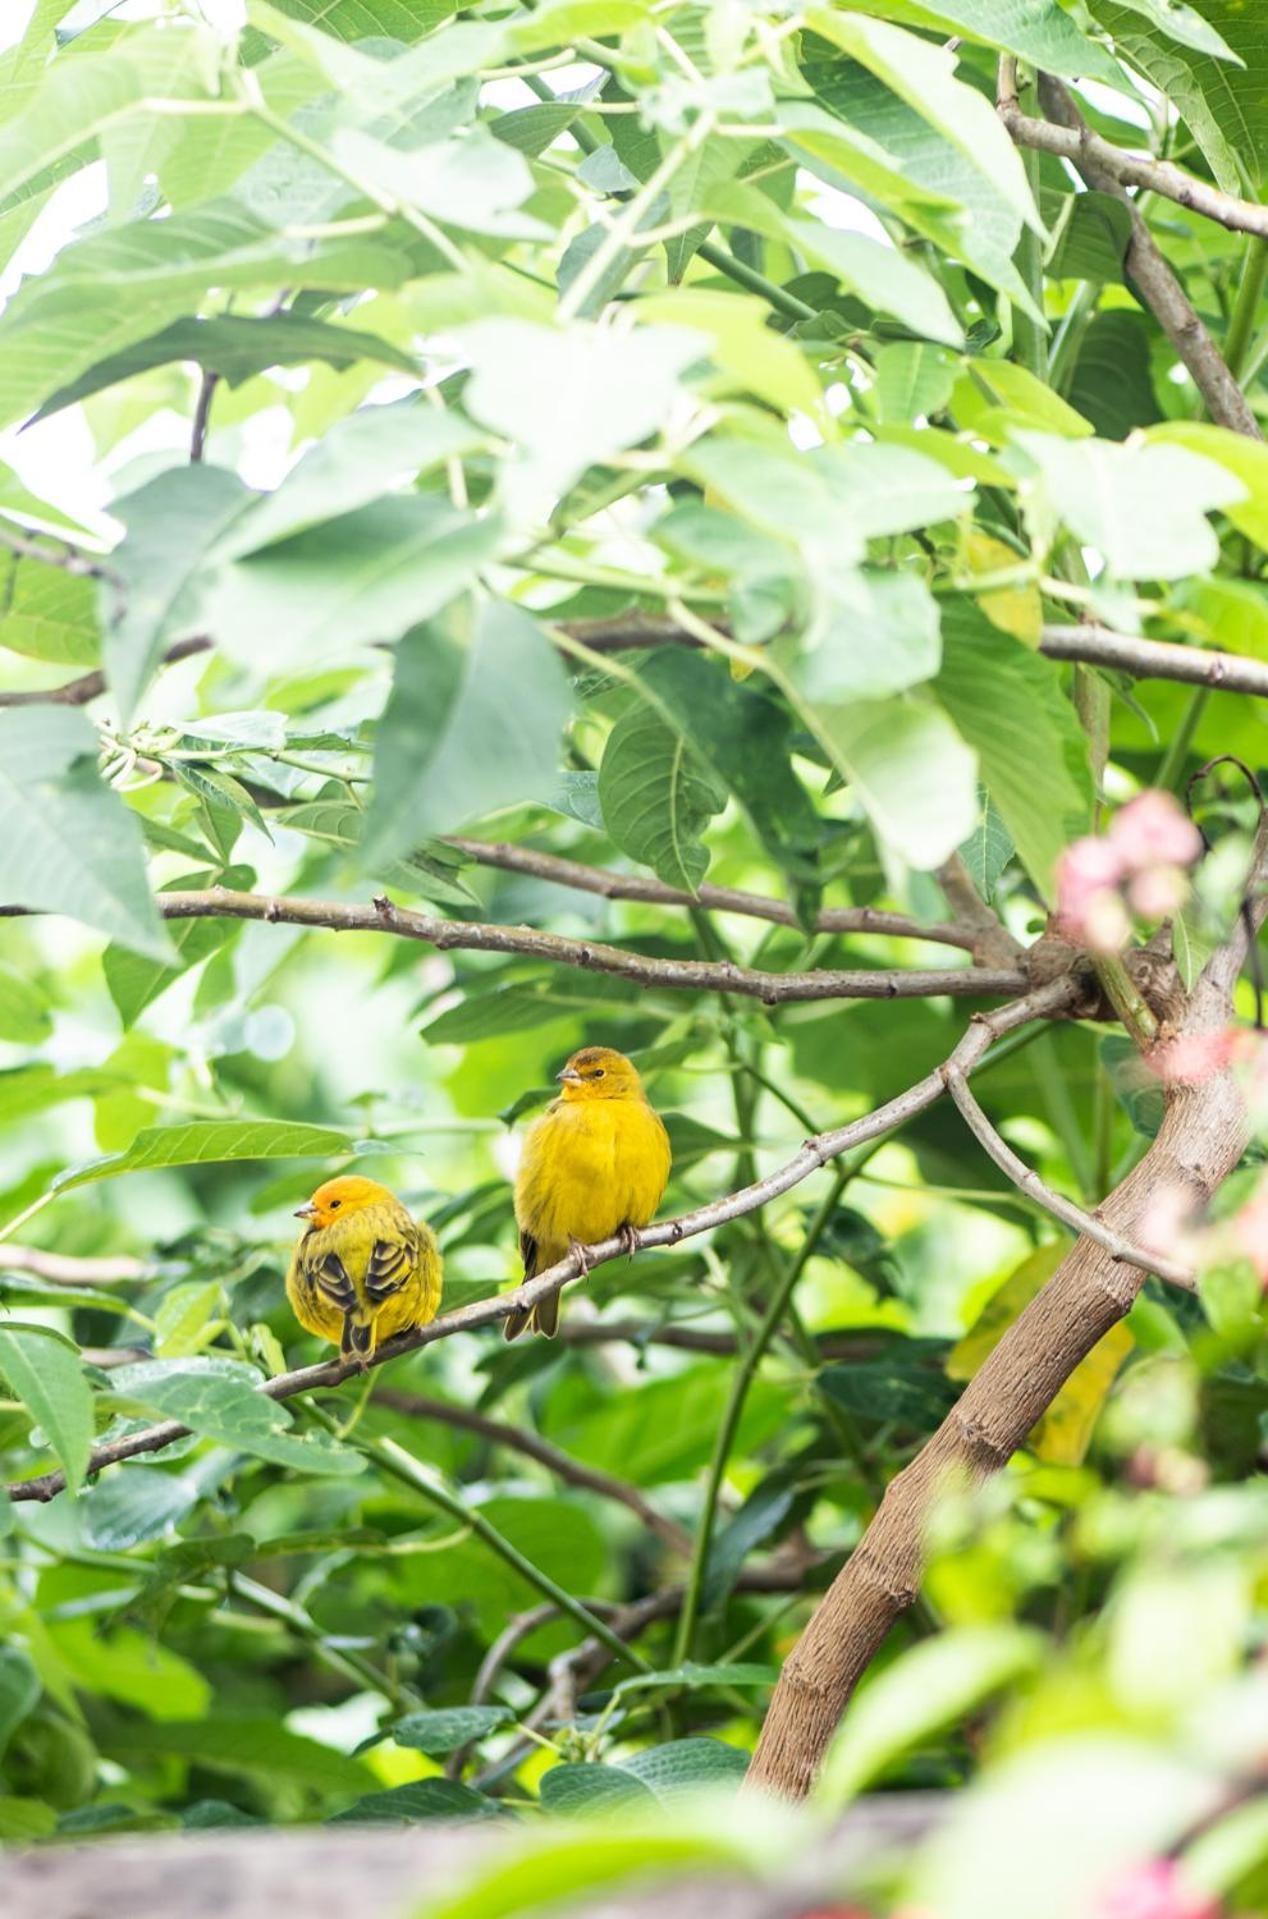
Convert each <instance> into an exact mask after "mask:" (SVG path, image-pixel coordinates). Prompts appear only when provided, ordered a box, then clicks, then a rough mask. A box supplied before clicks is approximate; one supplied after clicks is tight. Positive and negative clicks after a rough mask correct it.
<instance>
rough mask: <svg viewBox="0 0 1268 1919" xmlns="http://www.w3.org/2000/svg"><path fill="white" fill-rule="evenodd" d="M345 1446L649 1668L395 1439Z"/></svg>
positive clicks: (353, 1438)
mask: <svg viewBox="0 0 1268 1919" xmlns="http://www.w3.org/2000/svg"><path fill="white" fill-rule="evenodd" d="M304 1404H305V1406H306V1408H307V1410H308V1411H309V1412H310V1413H311V1414H312V1416H313V1418H314V1419H316V1421H317V1422H318V1424H319V1425H321V1426H324V1427H325V1428H326V1431H327V1432H328V1433H334V1434H337V1433H338V1432H339V1430H340V1428H339V1422H338V1421H337V1420H335V1419H332V1418H331V1417H330V1415H329V1414H328V1413H327V1412H326V1411H325V1410H324V1408H322V1407H320V1406H318V1405H316V1404H315V1403H314V1402H313V1401H312V1400H311V1399H306V1400H305V1402H304ZM346 1443H347V1444H348V1445H351V1446H354V1447H355V1448H356V1450H357V1451H358V1452H359V1453H363V1454H364V1455H365V1457H366V1458H367V1459H372V1460H373V1461H374V1462H375V1464H376V1465H377V1466H378V1467H380V1468H381V1470H382V1471H383V1472H385V1473H388V1474H389V1475H390V1476H391V1477H392V1478H393V1479H396V1480H399V1482H400V1484H401V1485H402V1486H408V1487H409V1489H410V1491H411V1492H415V1493H418V1494H420V1495H421V1497H422V1498H424V1499H425V1500H427V1501H428V1502H429V1503H430V1504H431V1505H433V1506H436V1507H438V1508H439V1510H440V1511H441V1512H442V1513H447V1514H448V1515H449V1517H450V1518H451V1519H456V1520H459V1521H460V1522H461V1524H462V1525H464V1526H469V1527H470V1528H471V1530H472V1532H473V1533H474V1534H475V1535H476V1537H477V1538H478V1539H480V1540H482V1541H483V1543H484V1544H485V1545H486V1546H487V1547H488V1548H489V1550H490V1552H493V1553H496V1554H497V1556H498V1558H499V1559H501V1560H503V1561H504V1562H505V1563H506V1565H508V1566H510V1567H511V1568H512V1570H513V1571H514V1572H517V1573H518V1574H519V1576H520V1578H521V1579H523V1580H525V1581H526V1582H527V1583H528V1584H529V1585H530V1586H534V1587H536V1589H537V1591H538V1592H539V1593H541V1595H542V1597H543V1598H544V1599H549V1600H551V1601H553V1603H554V1604H555V1605H556V1606H558V1608H559V1610H560V1611H561V1612H564V1613H567V1615H568V1617H569V1618H570V1619H571V1620H573V1621H574V1623H575V1624H576V1625H578V1626H580V1627H581V1628H582V1630H583V1631H584V1632H586V1633H588V1634H590V1635H592V1636H593V1637H594V1638H595V1639H597V1640H598V1641H599V1642H600V1644H601V1645H604V1646H606V1647H607V1649H608V1651H609V1652H610V1653H612V1654H613V1655H614V1656H615V1657H616V1658H618V1659H624V1660H627V1661H628V1662H629V1664H630V1665H632V1666H636V1667H637V1668H638V1670H639V1671H640V1672H647V1671H649V1670H650V1668H649V1667H648V1664H647V1661H646V1660H645V1659H643V1658H642V1657H641V1655H640V1654H638V1653H636V1652H634V1651H633V1650H632V1649H631V1648H630V1647H629V1646H627V1645H626V1643H625V1641H624V1640H623V1639H620V1638H618V1636H617V1635H616V1633H614V1632H613V1631H612V1629H611V1627H610V1626H606V1625H605V1624H604V1622H603V1621H602V1620H601V1619H600V1618H599V1617H598V1615H597V1614H596V1613H592V1612H591V1611H590V1609H589V1607H588V1606H583V1605H582V1603H581V1601H580V1600H579V1599H574V1598H573V1596H572V1594H571V1593H570V1592H567V1591H566V1590H565V1589H564V1587H562V1586H560V1585H559V1584H557V1582H556V1581H555V1580H553V1579H552V1578H551V1577H550V1574H549V1573H546V1572H543V1571H542V1569H541V1567H540V1566H535V1565H534V1564H533V1562H532V1560H531V1559H526V1558H525V1556H524V1554H523V1553H522V1552H521V1551H520V1550H519V1547H518V1546H513V1545H512V1544H511V1541H510V1540H509V1539H508V1538H507V1537H506V1535H505V1534H504V1533H501V1532H499V1531H498V1529H497V1527H496V1526H494V1525H493V1524H492V1523H491V1522H490V1521H489V1520H487V1519H486V1518H485V1516H484V1514H483V1513H482V1512H481V1511H480V1510H479V1508H478V1507H475V1506H468V1505H466V1504H465V1502H464V1501H463V1500H461V1499H460V1498H459V1497H458V1496H457V1494H456V1493H452V1492H450V1491H449V1489H448V1487H447V1486H444V1485H441V1484H440V1483H439V1482H438V1481H437V1480H434V1479H431V1478H429V1477H428V1475H427V1474H426V1473H425V1472H424V1471H423V1469H422V1467H421V1466H420V1465H419V1463H418V1461H417V1460H416V1459H414V1458H413V1457H412V1456H411V1455H410V1454H409V1453H407V1452H406V1450H405V1448H404V1447H403V1446H400V1445H398V1444H397V1442H396V1441H395V1440H394V1439H368V1438H366V1437H365V1436H364V1435H362V1434H358V1433H352V1434H350V1435H349V1436H348V1438H347V1441H346Z"/></svg>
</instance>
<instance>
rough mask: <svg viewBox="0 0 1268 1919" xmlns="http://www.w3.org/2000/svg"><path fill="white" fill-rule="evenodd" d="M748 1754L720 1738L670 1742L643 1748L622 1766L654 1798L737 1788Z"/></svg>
mask: <svg viewBox="0 0 1268 1919" xmlns="http://www.w3.org/2000/svg"><path fill="white" fill-rule="evenodd" d="M748 1762H749V1755H748V1754H747V1753H746V1752H740V1751H739V1750H738V1749H737V1748H736V1747H735V1746H728V1745H726V1744H725V1743H724V1742H723V1741H722V1740H721V1739H672V1740H670V1742H669V1744H668V1745H666V1746H645V1747H644V1748H643V1750H642V1751H641V1752H636V1753H632V1754H631V1755H630V1756H629V1758H627V1759H624V1760H623V1761H622V1762H621V1763H622V1767H623V1769H624V1770H625V1771H626V1772H630V1773H633V1775H634V1777H635V1778H636V1779H640V1780H641V1781H642V1783H643V1784H644V1785H645V1786H647V1787H649V1788H650V1789H651V1791H652V1792H654V1793H655V1795H656V1797H657V1798H658V1799H661V1800H664V1799H671V1798H672V1797H673V1796H674V1794H675V1793H679V1792H699V1791H702V1790H703V1789H704V1788H706V1787H714V1788H717V1787H720V1786H738V1784H739V1783H740V1781H741V1779H743V1777H744V1775H745V1773H746V1772H747V1771H748Z"/></svg>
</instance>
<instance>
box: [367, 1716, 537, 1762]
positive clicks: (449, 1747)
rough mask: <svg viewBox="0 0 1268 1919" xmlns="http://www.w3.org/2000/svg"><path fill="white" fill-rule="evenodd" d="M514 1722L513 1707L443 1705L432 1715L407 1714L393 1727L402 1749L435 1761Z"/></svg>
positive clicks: (394, 1735)
mask: <svg viewBox="0 0 1268 1919" xmlns="http://www.w3.org/2000/svg"><path fill="white" fill-rule="evenodd" d="M514 1723H515V1714H514V1713H513V1712H512V1711H511V1708H510V1707H509V1706H450V1707H443V1706H442V1707H440V1708H439V1709H433V1710H432V1711H430V1712H410V1713H406V1715H405V1717H404V1718H403V1719H398V1720H397V1721H396V1724H395V1725H394V1726H393V1727H392V1738H393V1739H394V1740H395V1742H396V1744H397V1745H398V1746H409V1747H412V1748H413V1749H414V1750H415V1751H416V1752H425V1753H426V1754H427V1755H428V1757H429V1758H432V1759H435V1758H439V1757H441V1756H443V1755H444V1754H445V1753H447V1752H457V1750H458V1748H459V1746H466V1745H469V1744H470V1743H471V1741H473V1740H476V1739H485V1738H487V1737H488V1735H489V1734H490V1733H491V1732H498V1731H499V1730H500V1729H501V1728H502V1727H504V1726H512V1725H514Z"/></svg>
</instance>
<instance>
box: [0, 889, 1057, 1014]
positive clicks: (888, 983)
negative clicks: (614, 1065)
mask: <svg viewBox="0 0 1268 1919" xmlns="http://www.w3.org/2000/svg"><path fill="white" fill-rule="evenodd" d="M155 905H156V906H157V907H158V909H159V911H160V912H161V913H162V915H163V917H164V918H165V919H170V920H188V919H240V920H267V921H269V922H270V923H273V924H276V923H282V924H285V925H288V926H313V927H324V928H326V929H327V930H328V931H330V932H334V933H394V934H396V935H398V936H399V937H400V938H402V939H413V940H419V941H421V942H423V944H425V945H427V946H434V947H435V948H436V949H437V951H438V952H442V953H444V952H449V951H451V950H455V949H456V950H459V951H463V952H474V953H519V954H523V955H525V956H526V957H528V958H530V959H540V960H547V961H549V962H550V963H551V964H552V965H556V966H574V967H577V968H579V969H580V970H582V971H583V972H592V973H607V974H610V975H611V976H613V977H614V978H617V979H628V980H634V981H636V982H637V983H638V984H639V985H641V986H644V987H653V988H654V987H663V988H668V989H670V990H677V989H680V988H686V989H687V990H689V991H691V992H697V993H698V992H715V993H739V994H741V995H743V996H744V997H745V998H748V999H757V1000H761V1001H762V1002H763V1004H764V1005H767V1006H779V1005H784V1004H787V1003H790V1002H793V1001H804V1000H825V999H924V998H927V997H930V996H932V995H935V994H950V995H953V996H955V997H958V998H964V997H969V998H983V999H993V998H1008V997H1011V996H1014V995H1017V994H1021V993H1024V992H1025V991H1026V989H1027V986H1028V985H1029V981H1028V979H1027V976H1026V974H1025V973H1024V972H1022V971H1021V970H1020V968H1015V969H1013V970H1010V971H1005V970H1002V969H993V968H987V967H977V966H959V967H954V968H949V969H947V970H944V971H929V972H917V971H912V972H899V971H897V970H894V969H892V968H879V969H876V970H863V969H859V970H848V971H834V970H831V969H829V968H824V969H823V970H822V971H816V972H809V973H763V972H759V971H757V970H756V969H755V968H753V967H748V966H736V965H734V964H732V962H730V961H729V960H719V961H712V960H683V959H652V958H648V957H647V956H646V955H644V954H642V953H635V952H627V951H626V950H625V949H624V948H623V947H619V946H607V945H604V944H603V943H602V942H601V941H597V940H573V939H565V938H563V937H562V936H561V935H560V934H558V933H546V932H542V931H540V930H539V929H537V928H535V927H531V926H496V925H486V924H484V923H482V922H481V921H479V920H443V919H436V918H434V917H433V916H432V915H430V914H427V913H416V912H414V911H412V910H411V909H410V908H409V907H405V906H395V905H393V903H392V902H391V900H388V899H376V900H375V901H374V903H373V904H372V905H370V906H361V905H353V904H349V903H347V902H345V901H342V900H297V899H283V898H274V897H271V896H269V895H267V894H262V893H234V892H230V891H228V890H227V889H224V888H221V887H212V888H210V889H209V890H208V891H206V892H200V893H192V892H191V893H159V894H157V895H156V896H155ZM22 910H23V909H22V908H21V907H17V908H13V907H0V912H3V913H10V914H12V913H15V912H16V913H21V912H22Z"/></svg>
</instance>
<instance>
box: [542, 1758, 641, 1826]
mask: <svg viewBox="0 0 1268 1919" xmlns="http://www.w3.org/2000/svg"><path fill="white" fill-rule="evenodd" d="M640 1800H641V1801H642V1802H643V1804H644V1805H646V1806H653V1805H655V1804H656V1799H655V1795H654V1794H653V1793H652V1791H651V1788H650V1787H648V1786H645V1785H644V1784H643V1782H642V1780H641V1779H638V1778H636V1777H635V1775H634V1774H633V1773H632V1772H630V1771H629V1769H628V1768H627V1767H626V1766H609V1765H602V1764H599V1763H596V1762H594V1761H591V1762H589V1763H588V1764H567V1763H565V1764H564V1765H561V1766H552V1767H551V1769H550V1771H549V1772H546V1773H543V1774H542V1783H541V1802H542V1804H543V1806H546V1807H548V1808H549V1810H550V1811H551V1812H558V1813H565V1814H572V1813H583V1814H584V1813H590V1812H596V1813H603V1812H607V1811H608V1810H609V1809H610V1808H611V1807H613V1806H628V1805H630V1804H631V1803H633V1802H636V1801H640Z"/></svg>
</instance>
